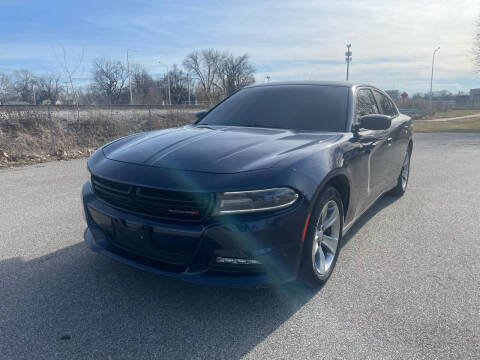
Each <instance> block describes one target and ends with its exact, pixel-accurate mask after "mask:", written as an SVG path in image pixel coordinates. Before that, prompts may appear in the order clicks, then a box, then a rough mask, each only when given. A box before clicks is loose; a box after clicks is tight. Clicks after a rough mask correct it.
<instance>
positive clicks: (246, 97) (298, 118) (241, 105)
mask: <svg viewBox="0 0 480 360" xmlns="http://www.w3.org/2000/svg"><path fill="white" fill-rule="evenodd" d="M347 100H348V88H347V87H343V86H324V85H276V86H259V87H251V88H245V89H243V90H240V91H239V92H237V93H235V94H234V95H233V96H231V97H230V98H228V99H226V100H225V101H224V102H222V103H221V104H219V105H218V106H217V107H216V108H214V109H213V110H211V111H210V112H209V113H208V114H207V115H206V116H205V117H204V118H203V119H201V120H200V121H199V122H198V123H197V124H198V125H227V126H253V127H270V128H280V129H294V130H304V131H334V132H337V131H344V129H345V123H346V120H347Z"/></svg>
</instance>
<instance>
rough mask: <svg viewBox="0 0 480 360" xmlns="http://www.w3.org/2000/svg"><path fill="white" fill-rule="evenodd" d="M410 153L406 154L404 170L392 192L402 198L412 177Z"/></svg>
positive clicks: (401, 171)
mask: <svg viewBox="0 0 480 360" xmlns="http://www.w3.org/2000/svg"><path fill="white" fill-rule="evenodd" d="M410 158H411V154H410V151H407V152H406V153H405V159H404V160H403V165H402V170H400V175H399V176H398V179H397V185H396V186H395V187H394V188H393V189H392V190H391V191H390V193H391V194H392V195H395V196H402V195H403V194H405V191H407V186H408V179H409V176H410Z"/></svg>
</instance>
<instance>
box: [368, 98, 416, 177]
mask: <svg viewBox="0 0 480 360" xmlns="http://www.w3.org/2000/svg"><path fill="white" fill-rule="evenodd" d="M373 94H374V96H375V100H376V101H377V105H378V106H379V110H380V111H381V113H382V114H384V115H387V116H390V117H391V118H392V125H391V126H390V129H389V132H390V136H389V144H390V149H389V150H388V151H389V155H390V161H389V175H388V176H389V178H390V183H394V182H395V181H396V180H397V178H398V175H399V174H400V170H401V167H402V164H403V160H404V158H405V151H406V150H407V146H408V136H405V133H406V132H405V130H406V129H408V123H406V121H405V120H406V119H405V118H404V117H401V116H400V115H399V113H398V110H397V108H396V106H395V105H394V104H393V101H392V100H391V99H390V98H389V97H388V96H387V95H386V94H384V93H382V92H380V91H378V90H376V89H374V90H373ZM407 133H408V131H407ZM387 185H391V184H387Z"/></svg>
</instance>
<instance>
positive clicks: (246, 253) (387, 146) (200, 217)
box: [82, 82, 413, 287]
mask: <svg viewBox="0 0 480 360" xmlns="http://www.w3.org/2000/svg"><path fill="white" fill-rule="evenodd" d="M412 149H413V142H412V123H411V119H410V118H409V117H408V116H406V115H403V114H401V113H399V111H398V109H397V107H396V106H395V104H394V102H393V101H392V100H391V99H390V98H389V96H388V95H387V94H386V93H385V92H384V91H382V90H380V89H377V88H375V87H373V86H369V85H364V84H354V83H349V82H290V83H265V84H260V85H253V86H249V87H245V88H243V89H241V90H239V91H238V92H236V93H234V94H233V95H232V96H230V97H228V98H226V99H225V100H223V101H222V102H220V103H219V104H217V105H216V106H215V107H213V108H211V109H210V110H209V111H205V112H199V113H197V120H196V121H195V122H194V123H193V124H191V125H187V126H184V127H179V128H171V129H163V130H156V131H149V132H144V133H140V134H134V135H131V136H127V137H124V138H121V139H118V140H116V141H113V142H111V143H109V144H106V145H104V146H103V147H101V148H100V149H98V150H97V151H96V152H95V153H94V154H93V155H92V156H91V157H90V158H89V159H88V170H89V172H90V174H91V177H90V179H89V181H87V182H86V183H85V184H84V185H83V188H82V199H83V207H84V214H85V219H86V222H87V229H86V231H85V235H84V238H85V242H86V243H87V245H88V246H89V247H90V248H91V249H92V250H93V251H96V252H98V253H102V254H104V255H107V256H109V257H111V258H113V259H115V260H118V261H120V262H123V263H125V264H128V265H131V266H134V267H136V268H139V269H143V270H146V271H150V272H154V273H157V274H160V275H165V276H170V277H174V278H178V279H182V280H186V281H190V282H196V283H202V284H212V285H226V286H253V287H255V286H266V285H272V284H280V283H285V282H289V281H292V280H296V279H300V280H301V281H304V282H305V283H306V284H308V285H309V286H312V287H316V286H319V285H321V284H322V283H324V282H325V281H326V280H327V279H328V278H329V276H330V275H331V273H332V271H333V269H334V267H335V264H336V262H337V259H338V256H339V253H340V250H341V247H342V238H343V237H344V236H345V234H346V233H347V232H348V231H349V229H351V227H352V225H353V224H354V223H355V221H356V220H357V219H358V218H359V217H360V216H361V215H362V214H363V213H364V212H365V211H366V210H368V209H369V207H370V206H372V204H374V202H375V201H376V200H377V199H378V198H379V197H381V196H382V195H383V194H385V193H387V192H389V193H391V194H394V195H396V196H401V195H402V194H403V193H404V192H405V190H406V188H407V184H408V178H409V171H410V157H411V155H412Z"/></svg>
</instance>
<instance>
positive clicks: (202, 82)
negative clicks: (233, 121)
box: [183, 49, 223, 105]
mask: <svg viewBox="0 0 480 360" xmlns="http://www.w3.org/2000/svg"><path fill="white" fill-rule="evenodd" d="M222 60H223V54H222V53H221V52H220V51H218V50H215V49H204V50H201V51H194V52H192V53H191V54H190V55H188V56H187V57H186V59H185V60H184V61H183V66H184V67H185V69H186V70H187V71H189V72H193V73H194V74H195V75H196V76H197V77H198V83H199V86H200V88H201V90H202V92H203V93H204V94H205V96H206V98H207V101H208V102H209V104H210V105H213V104H214V103H215V102H216V101H218V98H219V89H218V85H217V83H216V82H217V79H218V71H219V69H220V67H221V66H220V64H221V62H222Z"/></svg>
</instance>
